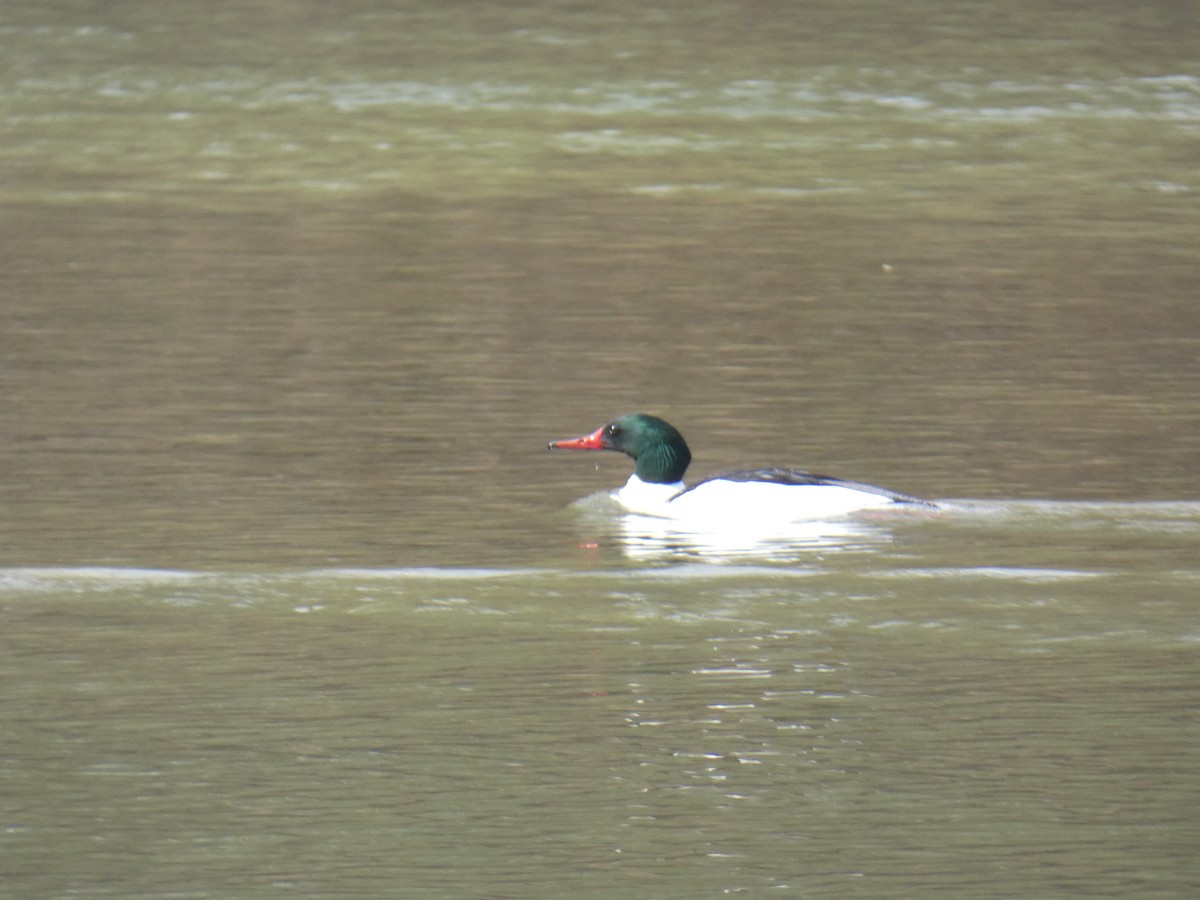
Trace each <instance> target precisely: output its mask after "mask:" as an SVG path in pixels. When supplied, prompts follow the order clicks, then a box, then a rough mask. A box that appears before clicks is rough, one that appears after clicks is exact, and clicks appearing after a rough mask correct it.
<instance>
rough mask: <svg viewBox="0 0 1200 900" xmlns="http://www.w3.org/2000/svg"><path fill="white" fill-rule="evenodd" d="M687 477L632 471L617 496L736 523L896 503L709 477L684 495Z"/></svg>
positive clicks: (647, 510)
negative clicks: (659, 479) (660, 478)
mask: <svg viewBox="0 0 1200 900" xmlns="http://www.w3.org/2000/svg"><path fill="white" fill-rule="evenodd" d="M684 487H685V486H684V484H683V482H682V481H680V482H676V483H675V484H650V483H648V482H645V481H642V480H641V479H640V478H638V477H637V475H631V476H630V477H629V481H627V482H625V485H624V487H622V488H620V489H619V490H616V491H614V492H613V497H614V499H616V501H617V502H618V503H620V504H621V505H622V506H623V507H624V508H625V509H626V510H628V511H629V512H633V513H639V514H641V515H646V516H659V517H661V518H666V519H673V520H677V521H686V522H689V523H696V524H701V523H703V524H705V525H710V526H712V525H720V526H730V527H736V526H738V525H741V524H745V523H754V524H760V523H762V522H797V521H804V520H813V519H829V518H833V517H837V516H844V515H846V514H847V513H852V512H855V511H857V510H860V509H879V508H880V507H887V506H893V505H894V504H895V501H894V500H893V499H892V498H891V497H890V496H888V495H886V494H878V493H872V492H869V491H860V490H857V489H855V488H853V487H848V486H845V485H839V484H776V483H774V482H768V481H723V480H721V479H717V480H714V481H706V482H704V483H702V484H699V485H697V486H696V488H695V489H693V490H690V491H688V492H687V493H684V494H681V493H680V492H681V491H683V490H684Z"/></svg>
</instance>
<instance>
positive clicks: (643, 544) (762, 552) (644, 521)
mask: <svg viewBox="0 0 1200 900" xmlns="http://www.w3.org/2000/svg"><path fill="white" fill-rule="evenodd" d="M571 507H572V509H573V510H574V511H575V512H576V513H577V514H578V516H579V523H578V526H579V529H580V532H581V534H582V535H583V536H584V538H585V540H588V541H594V542H597V543H600V542H606V543H611V544H615V545H616V546H617V547H619V548H620V550H621V552H622V554H623V555H624V556H625V557H626V558H628V559H630V560H633V561H637V562H667V561H671V560H679V559H702V560H704V561H706V562H720V563H725V562H737V561H743V560H744V561H771V562H790V561H796V560H800V559H803V558H805V557H807V556H810V555H811V554H813V553H815V552H824V551H839V550H855V551H861V550H873V549H879V548H882V547H884V546H887V545H888V544H890V543H891V541H892V540H893V534H892V526H893V525H894V524H896V523H904V522H913V521H921V520H922V519H926V518H928V517H930V516H933V515H941V514H942V513H943V510H942V509H941V508H939V509H936V510H935V509H897V510H887V511H881V510H869V511H862V512H859V513H855V514H852V515H846V516H836V517H830V518H826V519H807V520H798V521H762V520H727V521H720V520H714V519H704V520H702V521H692V520H676V519H666V518H663V517H661V516H649V515H641V514H638V513H630V512H627V511H626V510H624V509H623V508H622V507H621V506H619V505H618V504H617V502H616V501H615V500H614V499H613V498H612V496H611V494H610V493H608V492H599V493H596V494H592V495H590V496H587V497H584V498H582V499H581V500H578V501H576V502H575V503H573V504H571Z"/></svg>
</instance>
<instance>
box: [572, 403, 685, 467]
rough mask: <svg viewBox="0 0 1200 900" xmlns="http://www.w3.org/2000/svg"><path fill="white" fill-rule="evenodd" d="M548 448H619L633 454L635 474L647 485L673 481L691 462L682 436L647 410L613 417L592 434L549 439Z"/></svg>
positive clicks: (627, 453)
mask: <svg viewBox="0 0 1200 900" xmlns="http://www.w3.org/2000/svg"><path fill="white" fill-rule="evenodd" d="M549 447H550V449H551V450H554V449H558V450H619V451H620V452H621V453H624V454H626V455H627V456H631V457H633V461H634V463H635V468H634V474H636V475H637V477H638V478H640V479H641V480H642V481H645V482H649V483H650V484H676V483H678V482H680V481H683V473H684V472H686V471H687V467H688V464H689V463H691V461H692V452H691V451H690V450H688V445H687V442H686V441H684V439H683V435H682V434H680V433H679V432H678V431H676V430H675V427H674V426H673V425H671V424H670V423H669V422H664V421H663V420H662V419H660V418H658V416H650V415H647V414H646V413H631V414H630V415H627V416H621V417H620V418H619V419H613V420H612V421H611V422H609V423H608V424H607V425H603V426H601V427H600V428H597V429H596V430H595V431H593V432H592V433H591V434H585V435H583V436H582V437H577V438H573V439H571V440H569V441H551V442H550V444H549Z"/></svg>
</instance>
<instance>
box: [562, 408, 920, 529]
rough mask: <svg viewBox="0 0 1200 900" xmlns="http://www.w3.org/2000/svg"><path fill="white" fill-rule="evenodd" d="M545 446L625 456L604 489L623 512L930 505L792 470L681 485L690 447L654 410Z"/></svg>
mask: <svg viewBox="0 0 1200 900" xmlns="http://www.w3.org/2000/svg"><path fill="white" fill-rule="evenodd" d="M548 448H549V449H551V450H615V451H617V452H619V453H624V454H625V455H626V456H629V457H630V458H632V459H633V463H634V470H633V474H632V475H631V476H630V477H629V480H628V481H626V482H625V484H624V486H622V487H621V488H619V489H617V490H615V491H613V492H612V493H611V496H612V498H613V499H614V500H615V501H616V502H617V503H618V504H619V506H620V507H621V508H622V509H623V510H624V511H626V512H629V513H635V514H637V515H641V516H654V517H661V518H666V519H674V520H683V521H688V522H707V523H709V524H712V525H718V524H719V525H730V524H736V523H747V522H749V523H753V524H755V525H761V524H762V523H763V522H766V521H773V522H796V521H803V520H813V519H827V518H831V517H839V516H844V515H847V514H849V513H853V512H857V511H859V510H874V509H886V508H888V507H909V508H914V507H915V508H924V509H936V508H937V504H935V503H932V502H930V501H928V500H922V499H921V498H919V497H912V496H909V495H907V494H901V493H897V492H896V491H892V490H889V489H887V488H882V487H876V486H875V485H871V484H862V483H860V482H856V481H843V480H842V479H839V478H831V477H829V476H827V475H817V474H815V473H812V472H806V471H803V470H800V469H792V468H762V469H739V470H737V471H734V472H724V473H721V474H719V475H712V476H709V477H708V478H705V479H703V480H701V481H698V482H696V483H695V484H693V485H691V486H690V487H688V486H687V485H686V484H685V483H684V480H683V478H684V473H686V472H687V469H688V466H689V465H691V462H692V452H691V450H690V449H689V448H688V445H687V441H685V440H684V439H683V435H682V434H680V432H679V429H677V428H676V427H675V426H674V425H672V424H671V423H669V422H667V421H666V420H664V419H660V418H659V417H658V416H653V415H649V414H648V413H640V412H639V413H631V414H629V415H623V416H619V417H618V418H616V419H613V420H612V421H611V422H609V423H608V424H606V425H601V426H600V427H599V428H597V429H596V430H595V431H593V432H590V433H588V434H584V435H580V436H579V437H577V438H570V439H567V440H559V441H550V442H549V443H548Z"/></svg>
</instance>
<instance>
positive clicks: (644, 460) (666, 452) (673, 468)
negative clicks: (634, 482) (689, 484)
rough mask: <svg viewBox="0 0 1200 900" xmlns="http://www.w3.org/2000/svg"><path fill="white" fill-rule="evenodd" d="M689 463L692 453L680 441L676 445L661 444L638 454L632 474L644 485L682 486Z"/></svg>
mask: <svg viewBox="0 0 1200 900" xmlns="http://www.w3.org/2000/svg"><path fill="white" fill-rule="evenodd" d="M691 461H692V453H691V451H690V450H688V447H687V444H685V443H683V442H682V440H681V441H680V442H679V443H678V444H673V443H667V442H663V443H660V444H656V445H655V446H654V447H652V448H651V449H649V450H644V451H642V452H641V453H639V454H638V456H637V463H636V465H635V466H634V470H633V474H634V475H636V476H637V477H638V479H639V480H641V481H643V482H645V483H646V484H671V485H675V484H678V485H682V483H683V473H684V472H686V471H687V467H688V465H689V464H690V463H691ZM680 489H681V490H682V487H681V488H680Z"/></svg>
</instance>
